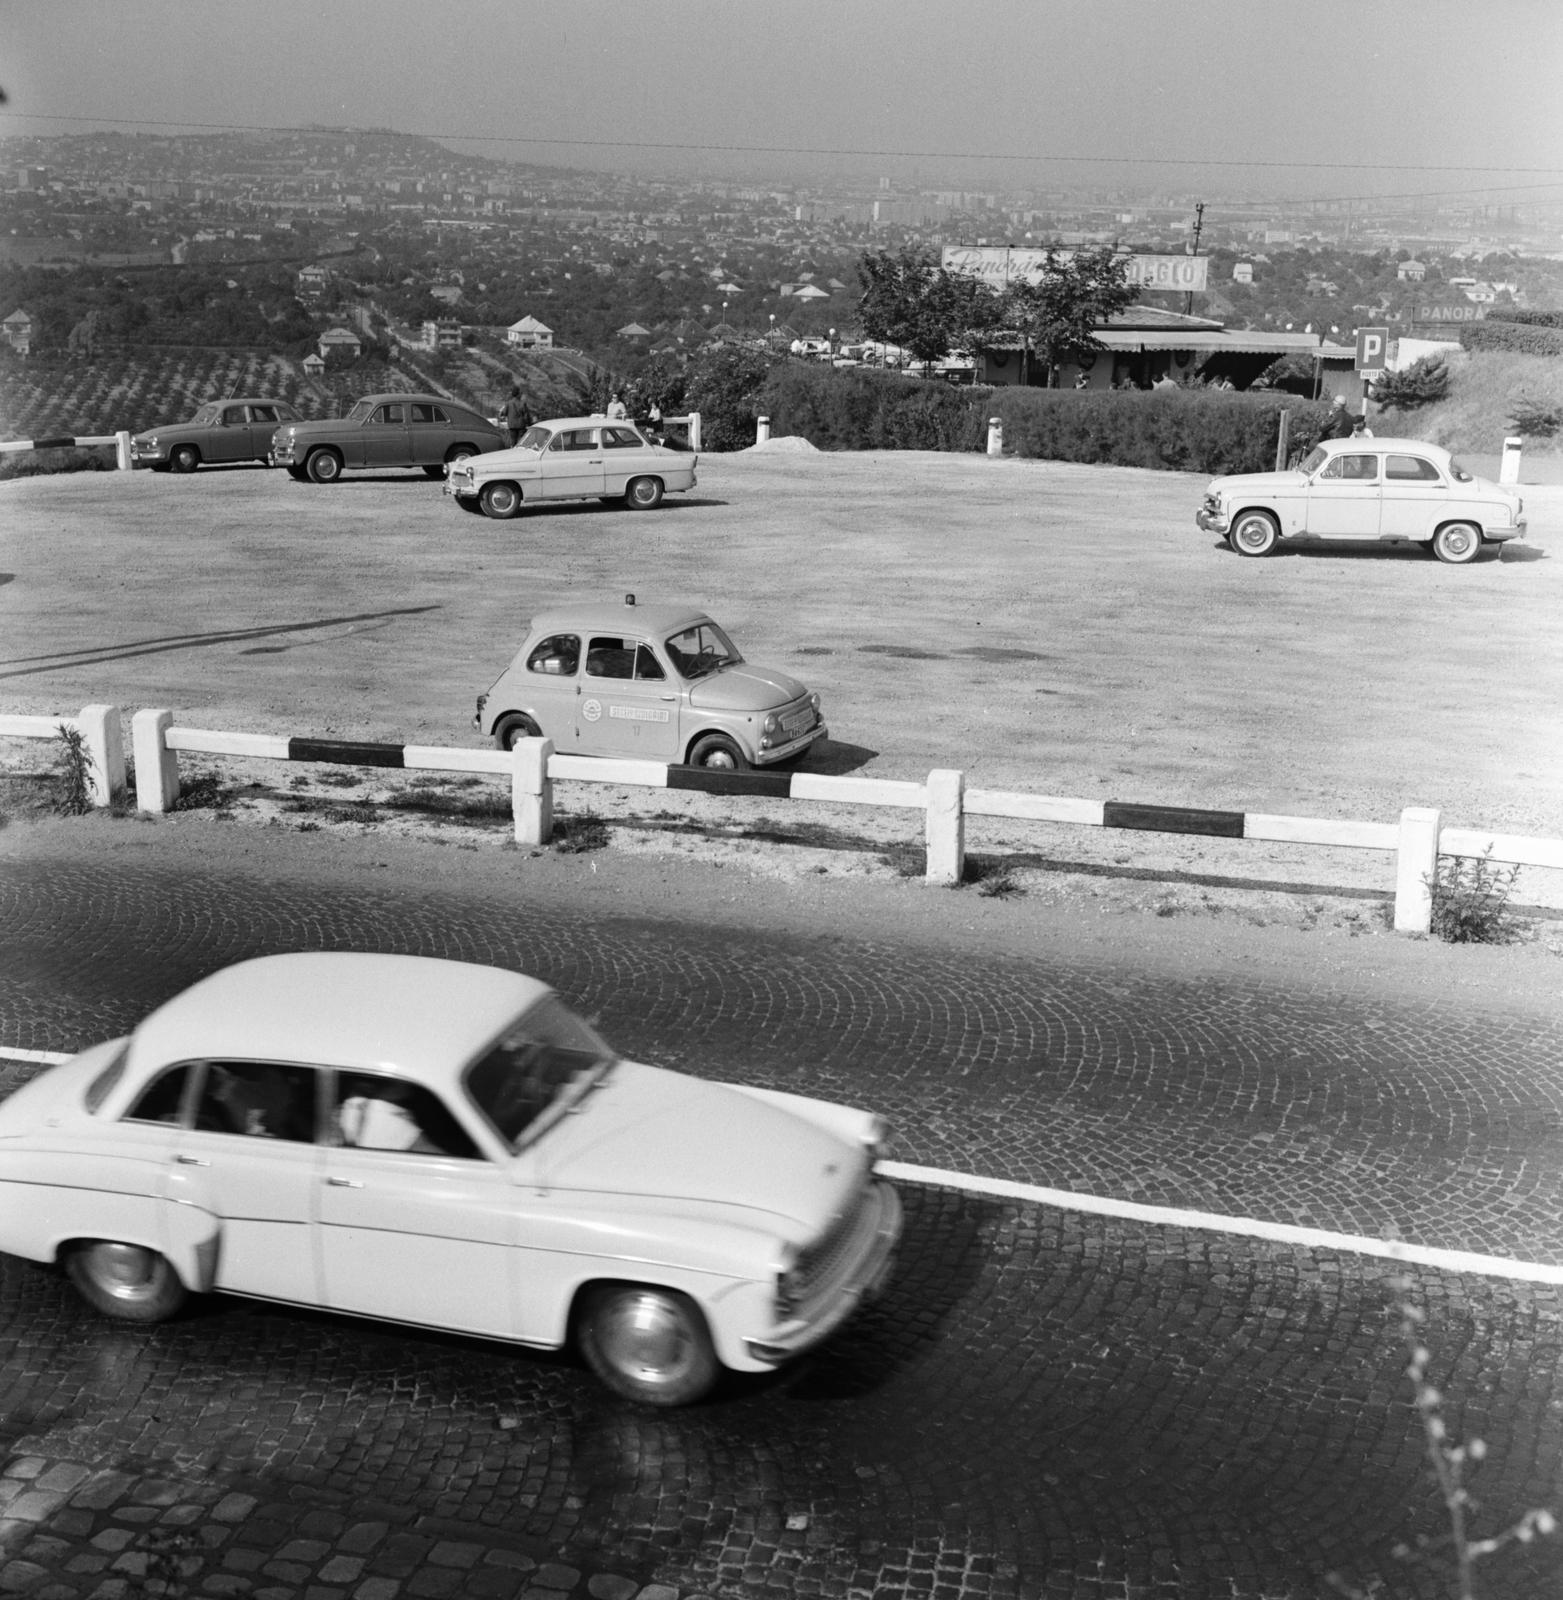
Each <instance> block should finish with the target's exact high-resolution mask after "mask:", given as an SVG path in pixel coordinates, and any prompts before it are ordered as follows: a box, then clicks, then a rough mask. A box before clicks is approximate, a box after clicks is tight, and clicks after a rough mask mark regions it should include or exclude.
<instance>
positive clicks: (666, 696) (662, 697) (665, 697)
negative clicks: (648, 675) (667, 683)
mask: <svg viewBox="0 0 1563 1600" xmlns="http://www.w3.org/2000/svg"><path fill="white" fill-rule="evenodd" d="M657 699H659V700H677V699H678V696H677V695H676V694H659V695H658V696H657Z"/></svg>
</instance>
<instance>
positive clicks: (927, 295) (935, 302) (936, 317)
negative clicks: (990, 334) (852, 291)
mask: <svg viewBox="0 0 1563 1600" xmlns="http://www.w3.org/2000/svg"><path fill="white" fill-rule="evenodd" d="M857 275H858V280H859V281H860V282H861V283H862V285H863V289H864V294H863V302H862V305H861V306H860V307H859V310H858V315H859V318H860V320H861V322H862V325H863V332H864V333H865V334H866V335H867V336H868V337H869V338H870V339H877V340H881V341H883V342H886V343H889V344H895V345H899V346H900V347H901V348H902V349H903V350H906V351H909V352H910V353H911V354H912V355H913V356H914V357H915V358H916V359H917V360H918V361H920V362H921V363H922V364H923V365H924V366H925V367H927V366H930V365H932V363H933V362H935V361H942V360H943V359H944V357H945V356H947V355H948V354H949V353H950V351H951V350H954V349H958V348H960V347H961V346H962V345H963V344H965V343H966V342H967V340H968V339H969V338H970V337H971V334H972V331H973V330H974V329H976V328H980V327H983V326H986V325H988V324H990V323H991V321H992V320H993V317H994V316H995V315H996V314H997V313H998V311H999V309H1000V303H999V299H998V297H997V296H996V295H995V294H994V293H993V291H992V290H991V289H989V288H988V287H987V286H986V285H985V284H983V283H980V282H978V281H977V279H975V278H966V277H957V276H956V275H955V274H953V273H949V272H946V271H945V270H944V268H943V267H941V266H940V265H939V264H938V263H937V262H936V261H934V259H933V258H932V257H931V256H928V255H925V254H924V253H923V252H922V251H921V250H918V249H916V248H915V247H913V246H910V245H906V246H903V247H902V248H901V249H900V250H897V251H894V252H891V251H889V250H865V251H864V252H863V254H862V255H861V256H860V257H859V258H858V264H857Z"/></svg>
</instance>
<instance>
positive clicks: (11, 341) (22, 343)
mask: <svg viewBox="0 0 1563 1600" xmlns="http://www.w3.org/2000/svg"><path fill="white" fill-rule="evenodd" d="M36 327H37V323H36V322H34V320H33V317H32V314H31V313H30V312H27V311H23V310H22V308H21V307H20V306H18V307H17V309H16V310H15V311H13V312H12V313H11V315H10V316H8V317H7V318H6V319H5V321H4V322H0V333H3V334H4V335H5V342H6V343H7V344H8V345H10V347H11V348H12V349H13V350H14V351H15V352H16V353H17V354H18V355H19V356H25V355H26V354H27V353H28V352H29V351H30V350H31V349H32V341H33V329H34V328H36Z"/></svg>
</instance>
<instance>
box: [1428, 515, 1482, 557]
mask: <svg viewBox="0 0 1563 1600" xmlns="http://www.w3.org/2000/svg"><path fill="white" fill-rule="evenodd" d="M1481 548H1482V536H1481V531H1480V530H1479V529H1478V528H1476V527H1475V526H1474V525H1473V524H1471V523H1469V522H1446V523H1445V524H1444V525H1443V527H1441V528H1440V529H1439V530H1438V532H1437V533H1435V534H1434V535H1433V554H1434V555H1435V556H1437V557H1438V559H1439V560H1440V561H1446V562H1448V563H1449V565H1450V566H1452V567H1463V566H1464V565H1465V564H1466V562H1468V561H1474V560H1475V559H1476V557H1477V554H1478V553H1479V552H1480V550H1481Z"/></svg>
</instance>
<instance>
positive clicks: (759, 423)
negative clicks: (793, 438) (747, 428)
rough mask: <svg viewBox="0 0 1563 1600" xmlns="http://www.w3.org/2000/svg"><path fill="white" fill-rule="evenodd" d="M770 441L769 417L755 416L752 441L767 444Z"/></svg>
mask: <svg viewBox="0 0 1563 1600" xmlns="http://www.w3.org/2000/svg"><path fill="white" fill-rule="evenodd" d="M770 441H771V419H770V418H769V417H756V418H755V419H754V442H755V443H756V444H769V443H770Z"/></svg>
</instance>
